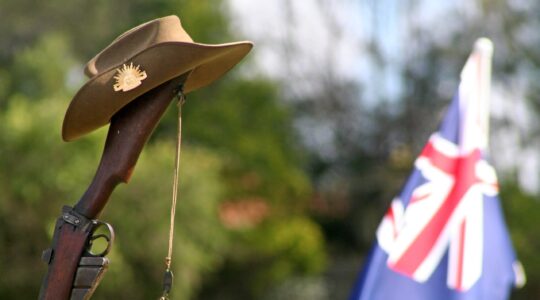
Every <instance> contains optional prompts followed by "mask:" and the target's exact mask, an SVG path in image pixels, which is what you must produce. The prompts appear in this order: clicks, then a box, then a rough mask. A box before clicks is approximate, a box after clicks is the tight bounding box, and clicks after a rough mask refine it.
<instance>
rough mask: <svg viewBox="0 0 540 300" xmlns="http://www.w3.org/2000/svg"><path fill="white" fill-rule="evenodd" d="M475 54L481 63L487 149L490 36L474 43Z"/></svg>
mask: <svg viewBox="0 0 540 300" xmlns="http://www.w3.org/2000/svg"><path fill="white" fill-rule="evenodd" d="M474 52H475V55H478V59H479V60H480V63H479V68H480V70H479V77H480V78H479V85H480V86H479V91H478V92H479V94H478V98H479V99H478V101H479V103H478V104H479V114H480V116H481V125H480V126H481V128H482V132H483V133H484V135H485V137H484V141H483V142H484V145H483V148H484V150H485V151H488V149H489V147H488V144H489V116H490V113H489V112H490V96H491V61H492V57H493V43H492V42H491V40H489V39H488V38H485V37H483V38H479V39H478V40H476V43H475V44H474Z"/></svg>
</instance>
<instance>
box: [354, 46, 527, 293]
mask: <svg viewBox="0 0 540 300" xmlns="http://www.w3.org/2000/svg"><path fill="white" fill-rule="evenodd" d="M481 54H482V53H481V51H475V52H473V53H472V55H471V56H470V57H469V59H468V61H467V63H466V65H465V67H464V69H463V71H462V75H461V83H460V86H459V90H458V93H457V94H456V96H455V97H454V99H453V101H452V103H451V106H450V108H449V110H448V112H447V114H446V115H445V117H444V119H443V121H442V123H441V126H440V129H439V131H438V132H436V133H434V134H433V135H432V136H431V137H430V139H429V141H428V143H427V144H426V145H425V146H424V148H423V150H422V152H421V153H420V155H419V157H418V158H417V159H416V161H415V163H414V170H413V173H412V174H411V176H410V177H409V179H408V181H407V183H406V184H405V186H404V188H403V190H402V192H401V193H400V194H399V196H398V197H396V198H395V199H394V200H393V201H392V203H391V205H390V208H389V209H388V212H387V213H386V215H385V216H384V218H383V220H382V222H381V224H380V225H379V228H378V229H377V234H376V236H377V242H376V245H375V246H374V249H373V250H372V253H371V255H370V257H369V259H368V262H367V264H365V268H364V270H363V273H362V274H361V276H360V279H359V281H358V284H357V286H356V289H355V291H354V292H353V295H352V296H351V299H362V300H368V299H369V300H376V299H381V300H383V299H384V300H392V299H418V300H422V299H426V300H427V299H486V300H487V299H489V300H495V299H497V300H503V299H506V298H507V296H508V293H509V287H511V286H512V285H515V284H516V282H519V281H523V278H524V277H523V275H522V272H521V269H520V265H519V262H517V260H516V258H515V254H514V251H513V249H512V245H511V242H510V239H509V237H508V232H507V230H506V228H505V225H504V218H503V216H502V212H501V209H500V206H499V200H498V198H497V194H498V184H497V177H496V174H495V171H494V169H493V167H492V166H491V165H490V164H489V162H488V161H487V160H486V158H485V155H486V148H487V146H486V145H487V126H486V124H487V123H486V119H485V118H486V115H485V114H487V112H486V108H485V105H486V104H485V103H483V101H480V100H481V99H482V97H485V96H486V95H483V94H482V93H485V92H484V90H483V89H482V87H483V86H484V82H483V81H485V78H484V77H483V76H485V74H483V73H482V68H483V66H482V63H485V60H483V59H482V55H481ZM494 265H496V266H494Z"/></svg>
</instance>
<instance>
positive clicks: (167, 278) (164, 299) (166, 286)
mask: <svg viewBox="0 0 540 300" xmlns="http://www.w3.org/2000/svg"><path fill="white" fill-rule="evenodd" d="M183 82H185V80H183V81H182V83H181V84H180V85H179V86H178V87H177V88H176V89H175V91H174V93H175V94H176V95H175V98H176V99H177V107H178V135H177V139H176V157H175V160H174V175H173V191H172V201H171V212H170V227H169V248H168V252H167V256H166V257H165V267H166V269H165V273H164V274H163V291H162V292H163V293H162V296H161V298H159V299H160V300H168V299H169V293H170V291H171V288H172V283H173V277H174V275H173V272H172V270H171V263H172V254H173V253H172V252H173V244H174V243H173V242H174V218H175V215H176V202H177V199H178V181H179V176H178V173H179V170H180V153H181V148H182V106H183V105H184V103H185V102H186V97H185V95H184V92H183V87H184V84H183Z"/></svg>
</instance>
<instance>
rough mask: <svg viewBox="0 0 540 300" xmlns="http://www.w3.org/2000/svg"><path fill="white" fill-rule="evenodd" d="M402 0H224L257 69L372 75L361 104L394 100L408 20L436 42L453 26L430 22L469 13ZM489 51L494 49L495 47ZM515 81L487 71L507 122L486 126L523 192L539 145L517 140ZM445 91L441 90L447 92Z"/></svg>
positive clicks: (533, 183) (501, 162) (520, 115)
mask: <svg viewBox="0 0 540 300" xmlns="http://www.w3.org/2000/svg"><path fill="white" fill-rule="evenodd" d="M408 2H409V1H398V0H379V1H377V0H373V1H370V0H365V1H352V0H339V1H337V0H335V1H324V0H302V1H289V0H274V1H252V0H228V4H229V6H230V8H231V10H232V13H233V16H235V18H234V20H235V21H234V22H233V26H234V28H235V30H237V31H238V32H241V33H242V35H243V36H244V37H249V39H251V40H253V41H254V43H255V48H254V50H255V51H253V53H252V55H253V56H254V60H255V61H256V64H257V66H258V71H257V72H260V73H262V74H265V75H268V76H270V77H273V78H276V79H278V80H283V78H289V79H290V80H295V79H299V78H301V79H304V80H298V81H296V82H309V76H310V74H311V73H318V72H319V71H320V69H321V68H325V70H327V72H333V73H335V74H338V76H341V77H343V79H344V80H353V81H358V82H370V81H377V82H378V84H374V85H364V86H365V87H366V89H365V90H364V91H363V94H362V95H359V101H360V98H362V99H363V100H364V101H365V100H366V99H368V104H369V99H380V98H381V96H382V97H383V98H387V99H398V98H399V97H398V96H399V94H400V93H401V92H402V81H401V79H400V76H401V75H400V72H401V70H402V66H403V64H404V59H405V58H406V57H408V55H407V51H416V49H415V48H414V40H411V39H410V37H409V35H410V28H411V26H413V25H417V24H421V25H424V26H432V30H433V31H434V32H436V33H437V36H438V37H439V38H440V39H441V40H444V39H446V38H448V35H449V32H451V31H452V30H453V28H452V26H453V25H452V24H453V22H438V21H439V20H440V19H441V18H444V17H445V14H447V13H448V11H449V10H450V9H458V10H459V11H460V12H461V13H462V14H463V15H474V14H475V13H476V8H475V7H474V5H473V4H471V3H472V2H471V1H466V0H458V1H429V0H422V1H418V5H417V6H416V7H414V8H411V7H410V5H408ZM321 7H322V9H321ZM441 26H444V28H441ZM336 28H338V29H339V30H335V29H336ZM371 39H376V40H377V41H379V43H380V45H381V47H382V48H381V49H379V50H380V51H381V52H382V53H383V55H382V56H383V57H384V58H385V59H388V62H390V63H389V64H385V65H384V67H381V66H380V65H378V64H377V63H376V62H373V60H372V59H371V58H370V57H369V55H367V51H368V50H369V49H368V48H367V47H369V46H368V45H369V41H370V40H371ZM284 41H288V42H284ZM287 43H289V44H287ZM290 43H294V45H291V44H290ZM472 46H473V45H471V49H472ZM494 55H497V45H495V53H494ZM409 57H410V56H409ZM463 64H465V61H463ZM306 79H307V80H306ZM451 81H452V82H454V80H451ZM455 81H456V82H457V79H456V80H455ZM523 83H524V79H523V78H515V79H514V80H513V81H511V82H500V81H498V80H497V76H496V74H494V75H493V88H492V93H491V94H492V101H491V111H492V118H497V119H498V120H499V121H505V122H510V124H511V126H509V127H507V128H497V129H492V139H491V141H490V144H491V149H492V160H493V163H494V165H495V167H496V168H497V169H499V170H500V171H502V172H503V173H506V174H510V173H513V172H515V171H517V177H518V180H519V182H520V183H521V185H522V186H523V187H524V188H525V190H527V191H530V192H538V191H540V186H539V183H540V172H539V171H538V170H540V157H539V154H538V149H539V148H540V144H539V143H533V144H529V145H527V146H525V145H524V143H523V137H524V136H526V134H527V132H528V131H529V130H530V128H531V127H532V123H533V120H532V118H531V115H530V114H529V113H528V112H527V107H526V104H525V100H524V92H523V91H524V85H523ZM370 86H373V87H376V88H370ZM381 86H382V88H381ZM311 89H312V87H310V86H296V91H294V92H296V93H309V92H310V90H311ZM453 92H454V91H453V89H449V91H448V94H453ZM448 101H450V99H448ZM426 140H427V137H426Z"/></svg>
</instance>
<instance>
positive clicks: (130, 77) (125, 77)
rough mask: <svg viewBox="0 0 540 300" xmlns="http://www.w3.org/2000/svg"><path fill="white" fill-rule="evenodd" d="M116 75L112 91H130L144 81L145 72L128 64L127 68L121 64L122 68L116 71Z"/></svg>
mask: <svg viewBox="0 0 540 300" xmlns="http://www.w3.org/2000/svg"><path fill="white" fill-rule="evenodd" d="M116 71H117V73H116V76H114V79H116V83H115V84H114V85H113V88H114V91H115V92H118V91H123V92H127V91H130V90H132V89H134V88H136V87H138V86H139V85H141V83H142V81H143V80H144V79H146V72H145V71H142V70H140V69H139V66H135V67H134V66H133V63H130V64H129V66H127V65H125V64H123V65H122V68H118V69H116Z"/></svg>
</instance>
